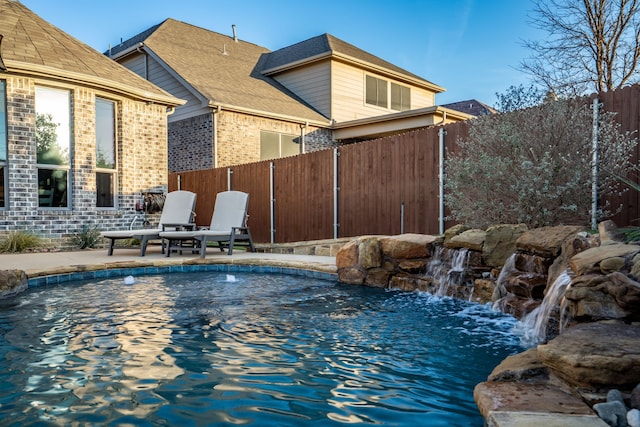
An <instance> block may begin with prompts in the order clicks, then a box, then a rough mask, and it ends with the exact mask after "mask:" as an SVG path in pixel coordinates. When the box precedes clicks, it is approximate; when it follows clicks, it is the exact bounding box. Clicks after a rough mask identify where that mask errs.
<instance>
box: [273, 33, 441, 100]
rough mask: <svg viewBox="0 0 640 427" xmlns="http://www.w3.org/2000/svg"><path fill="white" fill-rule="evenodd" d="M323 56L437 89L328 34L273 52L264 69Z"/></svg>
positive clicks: (415, 76) (431, 84) (411, 74)
mask: <svg viewBox="0 0 640 427" xmlns="http://www.w3.org/2000/svg"><path fill="white" fill-rule="evenodd" d="M323 54H341V55H343V56H347V57H350V58H353V59H355V60H358V61H361V62H363V63H366V64H370V65H372V66H374V67H379V68H382V69H386V70H388V71H392V72H394V73H396V74H400V75H403V76H406V77H410V78H412V79H415V80H418V81H421V82H423V83H424V84H426V85H428V86H435V87H437V85H435V84H434V83H432V82H430V81H428V80H425V79H424V78H422V77H420V76H418V75H416V74H413V73H410V72H409V71H407V70H405V69H403V68H400V67H398V66H396V65H394V64H392V63H390V62H387V61H385V60H384V59H381V58H379V57H377V56H375V55H372V54H370V53H369V52H366V51H364V50H362V49H360V48H358V47H356V46H354V45H352V44H349V43H347V42H345V41H344V40H340V39H339V38H337V37H334V36H332V35H331V34H326V33H325V34H321V35H319V36H316V37H312V38H310V39H307V40H305V41H302V42H300V43H296V44H294V45H291V46H287V47H284V48H282V49H279V50H276V51H274V52H271V53H270V54H269V55H268V58H267V60H266V61H265V64H264V68H263V69H264V70H270V69H273V68H278V67H282V66H285V65H287V64H291V63H294V62H298V61H304V60H306V59H309V58H312V57H314V56H321V55H323Z"/></svg>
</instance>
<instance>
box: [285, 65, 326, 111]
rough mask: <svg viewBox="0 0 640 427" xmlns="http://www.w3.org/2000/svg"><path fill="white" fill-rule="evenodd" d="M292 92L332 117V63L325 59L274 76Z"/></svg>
mask: <svg viewBox="0 0 640 427" xmlns="http://www.w3.org/2000/svg"><path fill="white" fill-rule="evenodd" d="M274 77H275V79H276V80H277V81H278V82H279V83H281V84H282V85H283V86H285V87H286V88H287V89H289V90H290V91H291V92H293V93H295V94H296V95H298V96H299V97H300V98H302V99H304V100H305V101H306V102H307V103H308V104H309V105H311V106H312V107H313V108H315V109H316V110H318V111H319V112H320V113H321V114H324V115H325V116H326V117H331V63H330V62H329V61H323V62H320V63H316V64H312V65H309V66H307V67H303V68H298V69H295V70H292V71H287V72H284V73H282V74H278V75H277V76H274Z"/></svg>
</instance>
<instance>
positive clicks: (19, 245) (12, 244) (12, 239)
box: [0, 230, 40, 253]
mask: <svg viewBox="0 0 640 427" xmlns="http://www.w3.org/2000/svg"><path fill="white" fill-rule="evenodd" d="M39 245H40V237H38V236H36V235H35V234H33V233H32V232H30V231H25V230H20V231H13V232H11V233H9V235H8V236H7V239H6V240H5V241H3V242H2V243H0V252H10V253H19V252H24V251H26V250H27V249H31V248H36V247H38V246H39Z"/></svg>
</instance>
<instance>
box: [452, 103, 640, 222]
mask: <svg viewBox="0 0 640 427" xmlns="http://www.w3.org/2000/svg"><path fill="white" fill-rule="evenodd" d="M599 118H600V120H599V132H598V169H599V170H600V171H604V172H606V173H600V174H598V182H597V187H598V195H600V196H602V197H605V198H606V197H607V196H611V195H617V194H621V193H622V192H624V191H626V190H627V189H628V187H626V185H625V184H624V183H623V182H622V181H621V180H620V179H619V177H621V176H622V177H624V176H628V174H629V173H630V172H631V171H633V170H636V168H637V166H636V165H635V163H634V161H633V156H632V155H633V153H634V150H635V147H636V144H637V140H636V139H635V137H634V135H632V134H631V133H629V132H625V131H623V130H622V128H621V126H620V124H619V123H618V122H616V121H615V119H614V114H613V113H608V112H605V111H601V114H600V116H599ZM470 123H471V125H470V129H469V134H468V136H466V137H464V138H461V139H460V140H458V141H457V145H458V150H457V151H454V152H451V153H447V159H446V165H445V175H446V180H445V187H446V191H445V200H446V203H447V206H448V207H449V209H450V210H451V216H450V219H452V220H455V221H457V222H459V223H463V224H465V225H467V226H470V227H474V228H484V227H486V226H488V225H491V224H520V223H524V224H527V225H528V226H529V227H530V228H537V227H543V226H548V225H560V224H581V225H586V224H588V223H589V221H590V219H591V214H592V212H591V210H592V205H591V195H592V188H591V180H592V173H593V171H592V167H591V161H592V158H593V153H592V139H593V138H592V131H593V111H592V110H591V109H590V108H589V106H588V105H584V104H582V103H581V102H580V101H579V100H576V101H567V100H559V101H550V102H547V103H544V104H542V105H540V106H537V107H532V108H527V109H524V110H516V111H511V112H508V113H502V114H496V115H492V116H483V117H479V118H477V119H474V120H473V121H470ZM619 209H620V206H610V205H606V204H604V205H600V206H598V210H597V212H596V215H597V218H598V219H602V218H607V217H610V216H611V215H612V214H614V213H616V212H617V211H619Z"/></svg>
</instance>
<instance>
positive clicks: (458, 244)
mask: <svg viewBox="0 0 640 427" xmlns="http://www.w3.org/2000/svg"><path fill="white" fill-rule="evenodd" d="M486 235H487V232H486V231H484V230H480V229H475V228H474V229H471V230H466V231H464V232H462V233H460V234H458V235H457V236H453V237H452V238H451V239H450V240H449V241H447V242H445V244H444V246H445V247H447V248H450V249H461V248H467V249H471V250H473V251H479V252H482V247H483V245H484V239H485V237H486Z"/></svg>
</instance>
